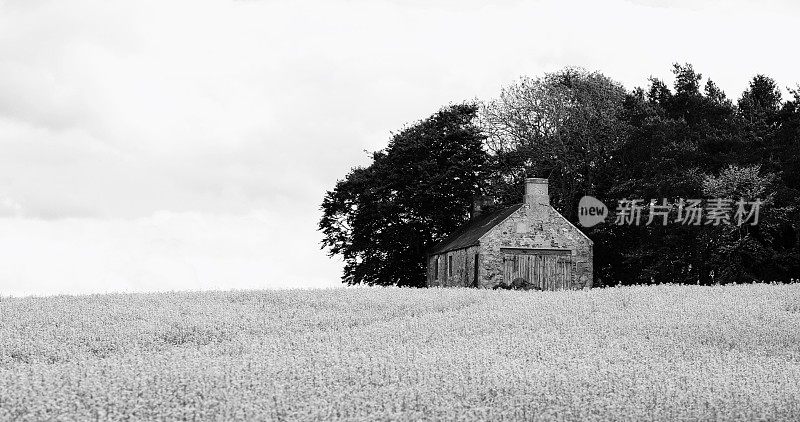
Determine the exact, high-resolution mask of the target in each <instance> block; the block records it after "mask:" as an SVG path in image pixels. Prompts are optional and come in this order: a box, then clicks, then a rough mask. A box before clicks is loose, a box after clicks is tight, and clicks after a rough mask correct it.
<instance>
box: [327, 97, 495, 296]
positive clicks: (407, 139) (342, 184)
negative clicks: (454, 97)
mask: <svg viewBox="0 0 800 422" xmlns="http://www.w3.org/2000/svg"><path fill="white" fill-rule="evenodd" d="M476 113H477V106H475V105H473V104H461V105H454V106H450V107H446V108H443V109H441V110H440V111H439V112H437V113H435V114H434V115H432V116H431V117H429V118H427V119H425V120H422V121H420V122H417V123H416V124H414V125H412V126H410V127H407V128H405V129H403V130H402V131H400V132H399V133H397V134H395V135H394V136H393V137H392V139H391V141H390V142H389V145H388V146H387V148H386V149H384V150H382V151H378V152H375V153H373V154H372V159H373V162H372V164H371V165H369V166H368V167H364V168H354V169H353V170H352V171H351V172H350V173H349V174H348V175H347V176H346V177H345V178H344V179H343V180H340V181H339V182H338V183H337V184H336V187H335V188H334V189H333V190H332V191H329V192H327V193H326V195H325V198H324V200H323V202H322V211H323V216H322V219H321V220H320V222H319V229H320V230H321V231H322V233H323V240H322V245H323V248H328V250H329V255H331V256H334V255H340V256H341V257H342V258H343V259H344V261H345V267H344V273H343V276H342V280H343V281H344V282H345V283H348V284H369V285H395V286H416V287H422V286H424V285H425V267H426V263H425V254H426V251H427V250H428V249H429V248H430V247H431V246H432V245H433V244H434V243H435V242H436V241H439V240H441V239H442V238H443V237H445V236H447V235H449V234H450V233H452V232H453V231H454V230H455V229H456V228H458V227H459V226H460V225H461V224H463V223H465V222H466V221H467V219H468V217H469V211H470V208H471V206H472V204H473V198H474V197H476V196H478V195H480V193H481V189H482V183H483V180H484V179H485V177H486V172H487V154H486V152H485V151H484V149H483V141H484V139H485V136H484V135H483V133H482V132H481V130H480V129H479V128H478V126H477V125H476V124H475V120H476Z"/></svg>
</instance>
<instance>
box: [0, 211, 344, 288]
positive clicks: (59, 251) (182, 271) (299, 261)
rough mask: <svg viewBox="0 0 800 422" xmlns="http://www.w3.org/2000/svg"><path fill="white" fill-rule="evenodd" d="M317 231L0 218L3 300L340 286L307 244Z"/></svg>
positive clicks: (166, 216)
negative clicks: (58, 296)
mask: <svg viewBox="0 0 800 422" xmlns="http://www.w3.org/2000/svg"><path fill="white" fill-rule="evenodd" d="M313 231H314V228H313V225H311V224H309V221H305V220H304V217H303V216H299V217H297V218H293V219H290V220H287V219H286V217H285V216H276V215H274V214H272V213H270V212H266V211H254V212H251V213H248V214H244V215H209V214H208V213H174V212H166V211H164V212H156V213H154V214H153V215H152V216H149V217H141V218H135V219H102V220H100V219H72V218H70V219H58V220H35V219H21V218H0V256H2V257H3V265H2V266H0V294H4V295H28V294H37V295H41V294H61V293H69V294H80V293H98V292H111V291H167V290H186V289H192V290H208V289H234V288H235V289H264V288H285V287H306V288H310V287H335V286H339V285H340V283H339V282H338V280H337V279H336V278H334V277H331V276H330V275H331V274H336V273H337V272H338V268H339V266H340V265H341V264H340V263H339V262H337V261H335V260H327V258H326V257H325V255H324V253H323V252H322V251H320V250H319V249H318V248H309V247H308V245H307V244H306V239H307V238H309V237H311V236H313V235H314V233H313ZM309 263H313V264H314V265H311V266H309Z"/></svg>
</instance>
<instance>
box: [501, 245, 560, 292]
mask: <svg viewBox="0 0 800 422" xmlns="http://www.w3.org/2000/svg"><path fill="white" fill-rule="evenodd" d="M500 251H501V252H502V253H503V264H504V265H503V282H504V283H505V284H507V285H510V284H511V283H512V282H514V280H518V279H522V280H523V281H524V284H526V285H529V286H533V287H535V288H537V289H540V290H561V289H571V288H573V285H574V281H573V265H572V254H571V251H569V250H561V249H515V248H502V249H501V250H500Z"/></svg>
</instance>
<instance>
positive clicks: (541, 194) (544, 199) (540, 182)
mask: <svg viewBox="0 0 800 422" xmlns="http://www.w3.org/2000/svg"><path fill="white" fill-rule="evenodd" d="M525 203H526V204H527V205H534V204H539V205H550V194H549V193H548V192H547V179H542V178H538V177H528V178H526V179H525Z"/></svg>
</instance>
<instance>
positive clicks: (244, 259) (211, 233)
mask: <svg viewBox="0 0 800 422" xmlns="http://www.w3.org/2000/svg"><path fill="white" fill-rule="evenodd" d="M481 3H482V2H478V1H464V0H461V1H456V0H448V1H442V2H438V3H437V2H433V1H424V0H411V1H380V0H370V1H357V0H354V1H341V0H340V1H334V0H325V1H313V2H301V1H254V0H253V1H222V0H220V1H199V0H192V1H169V0H158V1H145V0H131V1H126V2H121V1H109V0H96V1H83V0H70V1H62V0H59V1H38V0H19V1H3V0H0V294H5V295H9V294H13V295H21V294H53V293H89V292H105V291H132V290H171V289H229V288H282V287H326V286H338V285H340V282H339V276H340V272H341V263H340V262H339V261H337V260H331V259H329V258H328V257H327V256H326V254H325V253H324V252H323V251H321V250H320V249H319V240H320V238H321V236H320V234H319V233H318V232H317V231H316V224H317V220H318V218H319V215H320V214H319V204H320V202H321V199H322V197H323V195H324V193H325V191H326V190H328V189H330V188H332V187H333V185H334V184H335V182H336V180H337V179H338V178H342V177H343V176H344V175H345V174H346V173H347V171H348V170H349V169H350V168H351V167H352V166H355V165H363V164H366V163H367V161H366V160H367V156H366V154H365V153H364V150H365V149H366V150H375V149H380V148H382V147H384V146H385V145H386V143H387V141H388V140H389V138H390V131H393V130H397V129H400V128H402V127H403V125H404V124H406V123H407V122H412V121H415V120H417V119H421V118H424V117H426V116H428V115H430V114H431V113H433V112H434V111H436V110H437V109H438V108H439V107H441V106H442V105H446V104H448V103H451V102H460V101H463V100H468V99H474V98H479V99H489V98H491V97H492V96H494V95H496V94H497V93H498V92H499V90H500V88H501V87H502V86H504V85H507V84H508V83H510V82H512V81H513V80H515V79H516V78H518V77H519V76H521V75H529V76H537V75H542V74H543V73H544V72H547V71H554V70H557V69H559V68H562V67H564V66H582V67H584V68H586V69H588V70H599V71H601V72H603V73H605V74H606V75H608V76H610V77H612V78H613V79H616V80H618V81H620V82H622V83H623V84H625V85H626V87H628V88H633V87H635V86H644V85H645V84H646V82H647V77H648V76H650V75H654V76H657V77H661V78H664V79H668V80H669V83H671V79H670V68H671V63H673V62H676V61H678V62H690V63H692V64H694V66H695V69H696V70H698V71H699V72H701V73H702V74H703V75H704V76H710V77H711V78H712V79H714V81H715V82H717V84H718V85H719V86H721V87H722V88H723V89H724V90H725V91H726V92H727V93H728V95H729V97H733V98H737V97H738V96H739V94H740V93H741V91H742V90H743V89H744V88H745V87H746V85H747V82H748V80H749V79H750V78H751V77H752V76H754V75H755V74H756V73H766V74H768V75H770V76H772V77H773V78H775V79H776V80H777V81H778V83H779V84H781V86H784V87H786V86H792V87H793V86H795V85H796V84H797V83H798V82H800V72H798V70H800V59H799V57H800V56H798V54H797V40H798V32H797V28H798V27H800V7H798V5H797V4H796V3H797V2H793V1H785V2H764V1H759V2H745V1H721V0H720V1H705V2H703V1H679V2H669V3H670V4H672V6H670V7H666V6H664V4H665V3H667V2H659V1H655V0H650V1H647V0H637V1H623V0H618V1H606V2H600V1H585V2H564V1H531V2H523V1H501V2H495V4H494V5H492V6H483V5H481Z"/></svg>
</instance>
